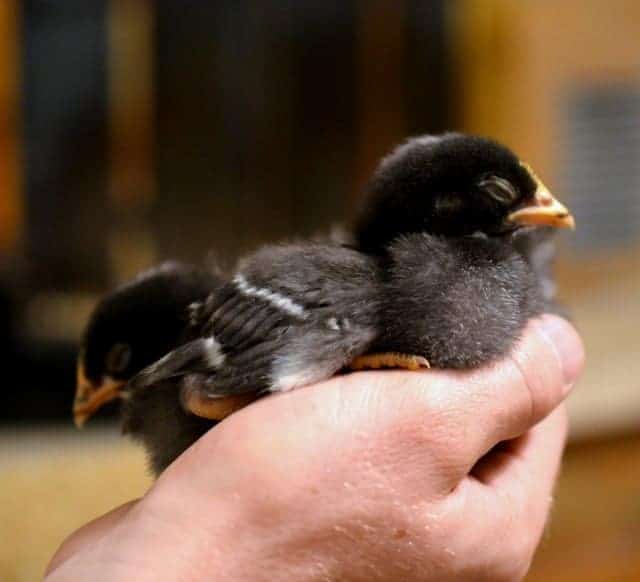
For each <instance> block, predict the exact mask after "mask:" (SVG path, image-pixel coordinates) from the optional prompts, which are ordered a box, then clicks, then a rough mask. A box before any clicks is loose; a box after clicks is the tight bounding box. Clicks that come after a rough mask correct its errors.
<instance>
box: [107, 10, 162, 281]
mask: <svg viewBox="0 0 640 582" xmlns="http://www.w3.org/2000/svg"><path fill="white" fill-rule="evenodd" d="M107 18H108V23H107V29H108V99H109V141H110V147H109V150H110V179H109V198H110V201H111V205H112V207H113V209H114V210H115V212H114V214H115V216H116V224H115V225H114V226H113V229H112V231H111V233H110V235H109V257H110V267H111V274H112V277H113V279H115V280H116V281H121V280H124V279H128V278H130V277H131V276H133V275H134V274H135V273H136V272H138V271H139V270H140V269H143V268H145V267H147V266H149V264H151V263H152V262H153V261H154V257H155V245H154V241H153V236H152V233H151V229H150V227H149V223H148V213H149V208H150V206H151V203H152V201H153V198H154V195H155V182H154V171H153V141H154V131H153V129H154V83H153V62H154V59H153V3H152V2H151V1H150V0H110V3H109V9H108V16H107Z"/></svg>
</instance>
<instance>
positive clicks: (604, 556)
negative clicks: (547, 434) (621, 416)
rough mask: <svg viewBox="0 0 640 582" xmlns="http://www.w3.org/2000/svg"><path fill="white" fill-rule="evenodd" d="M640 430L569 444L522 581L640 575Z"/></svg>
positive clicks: (619, 579) (604, 580)
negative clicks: (549, 515)
mask: <svg viewBox="0 0 640 582" xmlns="http://www.w3.org/2000/svg"><path fill="white" fill-rule="evenodd" d="M639 493H640V436H635V437H633V438H619V439H614V440H610V441H608V442H603V443H592V444H584V445H572V446H571V447H570V448H569V449H568V451H567V453H566V455H565V461H564V465H563V470H562V474H561V477H560V480H559V482H558V487H557V489H556V501H555V506H554V510H553V514H552V519H551V522H550V525H549V527H548V529H547V532H546V535H545V536H544V539H543V542H542V544H541V545H540V548H539V550H538V554H537V556H536V558H535V560H534V563H533V567H532V569H531V571H530V573H529V576H528V577H527V582H548V581H556V580H559V581H563V582H573V581H575V582H609V581H610V582H637V581H638V580H640V495H639Z"/></svg>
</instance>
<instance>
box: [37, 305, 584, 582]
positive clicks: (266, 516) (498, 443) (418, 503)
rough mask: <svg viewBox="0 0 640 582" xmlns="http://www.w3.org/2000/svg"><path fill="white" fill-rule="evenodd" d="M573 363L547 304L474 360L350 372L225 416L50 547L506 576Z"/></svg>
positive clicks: (396, 575) (65, 555) (532, 514)
mask: <svg viewBox="0 0 640 582" xmlns="http://www.w3.org/2000/svg"><path fill="white" fill-rule="evenodd" d="M582 365H583V352H582V346H581V343H580V340H579V338H578V337H577V335H576V334H575V331H573V329H572V328H571V327H570V326H569V325H568V324H567V323H566V322H564V321H563V320H561V319H559V318H557V317H552V316H544V317H543V318H541V319H539V320H536V321H534V322H531V324H530V325H529V326H528V328H527V331H526V333H525V335H524V337H523V339H522V341H521V342H520V344H519V345H518V347H517V349H516V350H515V351H514V353H513V354H512V356H511V357H509V358H507V359H506V360H505V361H503V362H500V363H498V364H495V365H493V366H490V367H487V368H485V369H482V370H477V371H473V372H451V371H438V370H428V371H424V372H400V371H385V372H364V373H358V374H351V375H346V376H339V377H335V378H333V379H331V380H329V381H327V382H324V383H322V384H318V385H316V386H312V387H308V388H303V389H299V390H295V391H292V392H288V393H284V394H278V395H275V396H271V397H269V398H265V399H262V400H260V401H258V402H256V403H255V404H253V405H251V406H249V407H247V408H245V409H243V410H242V411H240V412H237V413H236V414H234V415H232V416H231V417H229V418H228V419H227V420H225V421H224V422H223V423H222V424H220V425H219V426H218V427H216V429H215V430H212V431H210V432H209V433H208V434H206V435H205V436H204V437H203V438H201V439H200V440H199V441H198V442H197V443H195V444H194V445H193V446H192V447H191V448H190V449H188V450H187V451H186V452H185V453H184V454H183V455H182V456H181V457H180V458H179V459H177V461H176V462H175V463H174V464H173V465H172V466H170V467H169V468H168V469H167V470H166V471H165V472H164V473H163V475H162V476H161V477H160V478H159V479H158V481H157V482H156V483H155V484H154V485H153V486H152V487H151V489H150V490H149V492H148V493H147V494H146V495H145V496H144V498H142V499H141V500H139V501H136V502H132V503H130V504H127V505H126V506H123V507H121V508H119V509H117V510H115V511H114V512H112V513H110V514H108V515H107V516H104V517H102V518H100V519H98V520H96V521H94V522H92V523H91V524H89V525H87V526H85V527H84V528H82V529H81V530H79V531H78V532H76V534H74V535H73V536H72V537H71V538H70V539H68V540H67V541H66V542H65V544H63V546H62V547H61V548H60V550H59V551H58V553H57V554H56V556H55V557H54V558H53V560H52V563H51V565H50V567H49V572H50V573H49V576H48V578H47V580H48V581H50V582H59V581H66V580H69V581H76V580H94V581H101V580H134V579H135V580H137V581H145V580H153V581H154V582H156V581H163V580H167V581H169V580H171V581H174V580H184V581H199V580H211V579H215V580H220V581H225V580H230V581H231V580H233V581H242V580H251V581H260V580H269V581H273V580H340V581H360V580H362V581H375V580H403V581H406V582H412V581H418V580H420V581H429V580H437V581H447V580H491V581H500V580H517V579H520V578H521V577H523V576H524V574H525V573H526V571H527V569H528V566H529V564H530V561H531V558H532V556H533V552H534V550H535V548H536V546H537V544H538V541H539V538H540V535H541V533H542V530H543V528H544V524H545V521H546V518H547V514H548V511H549V506H550V503H551V494H552V489H553V484H554V481H555V477H556V473H557V470H558V466H559V462H560V458H561V454H562V449H563V446H564V441H565V435H566V430H567V422H566V415H565V410H564V407H563V406H562V404H561V403H562V401H563V400H564V398H565V397H566V396H567V394H568V392H569V390H570V388H571V386H572V385H573V383H574V381H575V380H576V378H577V376H578V375H579V372H580V370H581V368H582Z"/></svg>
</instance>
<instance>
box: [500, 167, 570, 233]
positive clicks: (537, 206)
mask: <svg viewBox="0 0 640 582" xmlns="http://www.w3.org/2000/svg"><path fill="white" fill-rule="evenodd" d="M523 166H525V168H527V170H528V171H529V173H530V174H531V177H532V178H533V179H534V181H535V182H536V184H537V189H536V193H535V195H534V198H533V203H532V204H530V205H529V206H525V207H524V208H520V209H519V210H516V211H515V212H512V213H511V214H509V216H507V221H509V222H511V223H515V224H521V225H535V226H553V227H556V228H570V229H572V230H573V229H575V227H576V223H575V220H574V218H573V216H572V215H571V213H570V212H569V209H568V208H567V207H566V206H565V205H564V204H562V203H561V202H559V201H558V200H557V199H556V198H555V197H554V196H553V195H552V194H551V192H549V190H548V189H547V187H546V186H545V185H544V184H543V183H542V181H541V180H540V179H539V178H538V177H537V176H536V175H535V174H534V173H533V170H531V168H529V167H528V166H527V165H526V164H523Z"/></svg>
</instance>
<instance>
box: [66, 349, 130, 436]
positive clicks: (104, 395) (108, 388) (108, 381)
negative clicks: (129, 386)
mask: <svg viewBox="0 0 640 582" xmlns="http://www.w3.org/2000/svg"><path fill="white" fill-rule="evenodd" d="M124 384H125V382H124V381H122V380H114V379H113V378H111V377H109V376H106V377H105V378H104V379H103V380H102V381H101V382H100V383H99V384H94V383H92V382H91V381H90V380H88V379H87V377H86V376H85V373H84V365H83V364H82V361H81V360H78V367H77V370H76V396H75V399H74V401H73V420H74V422H75V424H76V426H77V427H78V428H82V427H83V426H84V423H85V422H87V420H89V418H91V416H93V414H94V413H95V412H96V411H97V410H98V409H99V408H101V407H102V406H103V405H105V404H106V403H107V402H111V401H112V400H115V399H116V398H120V397H122V392H121V389H122V387H123V386H124Z"/></svg>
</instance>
